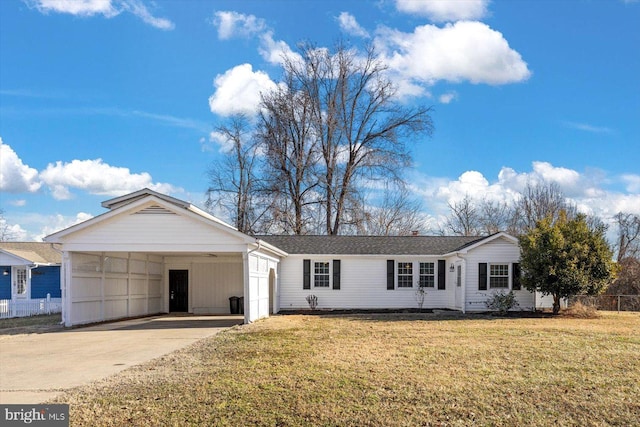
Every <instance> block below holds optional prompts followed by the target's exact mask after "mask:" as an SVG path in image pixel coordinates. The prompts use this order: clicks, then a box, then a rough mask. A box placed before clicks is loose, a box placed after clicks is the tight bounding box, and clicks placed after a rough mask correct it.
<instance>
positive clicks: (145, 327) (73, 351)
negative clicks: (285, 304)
mask: <svg viewBox="0 0 640 427" xmlns="http://www.w3.org/2000/svg"><path fill="white" fill-rule="evenodd" d="M242 321H243V317H242V316H172V315H167V316H156V317H148V318H144V319H135V320H127V321H122V322H114V323H106V324H101V325H97V326H89V327H84V328H76V329H67V330H62V331H58V332H49V333H42V334H26V335H0V403H2V404H9V403H23V404H35V403H41V402H43V401H45V400H48V399H51V398H53V397H54V396H56V395H57V394H59V393H61V392H63V391H64V390H65V389H68V388H71V387H76V386H79V385H83V384H86V383H89V382H91V381H95V380H99V379H102V378H105V377H107V376H109V375H112V374H115V373H116V372H119V371H122V370H124V369H126V368H128V367H130V366H134V365H137V364H140V363H143V362H146V361H147V360H151V359H154V358H156V357H160V356H162V355H165V354H167V353H170V352H172V351H175V350H178V349H180V348H183V347H185V346H187V345H189V344H192V343H194V342H196V341H198V340H200V339H202V338H205V337H209V336H211V335H215V334H216V333H218V332H220V331H222V330H224V329H226V328H229V327H231V326H233V325H238V324H242Z"/></svg>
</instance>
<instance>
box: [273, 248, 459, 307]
mask: <svg viewBox="0 0 640 427" xmlns="http://www.w3.org/2000/svg"><path fill="white" fill-rule="evenodd" d="M304 259H311V261H312V266H311V269H312V271H313V261H332V260H334V259H339V260H340V273H341V275H340V276H341V277H340V289H339V290H337V289H336V290H334V289H333V287H332V286H330V287H329V288H314V286H313V278H312V279H311V289H302V280H303V278H302V275H303V260H304ZM387 259H394V260H395V261H396V262H397V261H406V262H420V261H423V262H434V263H435V264H436V268H437V263H438V259H444V258H433V257H419V256H396V257H393V256H382V257H381V256H344V255H340V256H338V255H323V256H307V255H290V256H288V257H287V258H285V259H283V260H282V261H281V262H280V275H279V279H280V280H279V303H280V304H279V309H280V310H293V309H305V308H309V305H308V303H307V301H306V297H307V296H308V295H315V296H316V297H318V308H319V309H376V308H395V309H398V308H418V303H417V301H416V295H415V291H416V289H417V280H418V277H417V274H418V272H417V271H414V282H415V283H414V287H413V288H400V289H399V288H397V286H395V287H394V289H393V290H387ZM330 264H331V262H330ZM449 264H450V262H449V260H447V262H446V264H445V265H446V267H445V268H446V273H445V277H446V289H444V290H438V289H437V287H438V282H437V272H436V278H435V280H436V283H435V287H434V288H427V295H426V297H425V300H424V305H423V308H454V305H455V289H454V286H455V285H454V282H453V279H454V277H455V276H454V275H453V273H449V271H448V268H449V267H448V266H449ZM396 273H397V271H396ZM396 276H397V275H396Z"/></svg>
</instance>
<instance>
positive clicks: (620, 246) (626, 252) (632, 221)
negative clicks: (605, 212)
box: [614, 212, 640, 262]
mask: <svg viewBox="0 0 640 427" xmlns="http://www.w3.org/2000/svg"><path fill="white" fill-rule="evenodd" d="M614 219H615V222H616V225H617V226H618V239H617V240H618V241H617V242H616V249H617V252H618V257H617V260H618V262H621V261H622V260H623V259H625V258H636V259H640V216H638V215H634V214H631V213H623V212H618V214H616V216H615V217H614Z"/></svg>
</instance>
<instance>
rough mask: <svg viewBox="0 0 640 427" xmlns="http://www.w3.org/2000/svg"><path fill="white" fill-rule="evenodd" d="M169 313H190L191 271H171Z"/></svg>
mask: <svg viewBox="0 0 640 427" xmlns="http://www.w3.org/2000/svg"><path fill="white" fill-rule="evenodd" d="M169 311H170V312H173V311H185V312H186V311H189V270H169Z"/></svg>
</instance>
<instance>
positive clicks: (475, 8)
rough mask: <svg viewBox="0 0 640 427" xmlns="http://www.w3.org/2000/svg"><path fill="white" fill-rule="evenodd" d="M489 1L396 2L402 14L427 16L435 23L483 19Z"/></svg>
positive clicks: (398, 0)
mask: <svg viewBox="0 0 640 427" xmlns="http://www.w3.org/2000/svg"><path fill="white" fill-rule="evenodd" d="M488 5H489V0H455V1H451V0H396V8H397V9H398V10H399V11H400V12H405V13H410V14H415V15H420V16H426V17H427V18H429V19H431V20H432V21H435V22H445V21H461V20H470V19H481V18H483V17H484V16H486V14H487V6H488Z"/></svg>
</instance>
